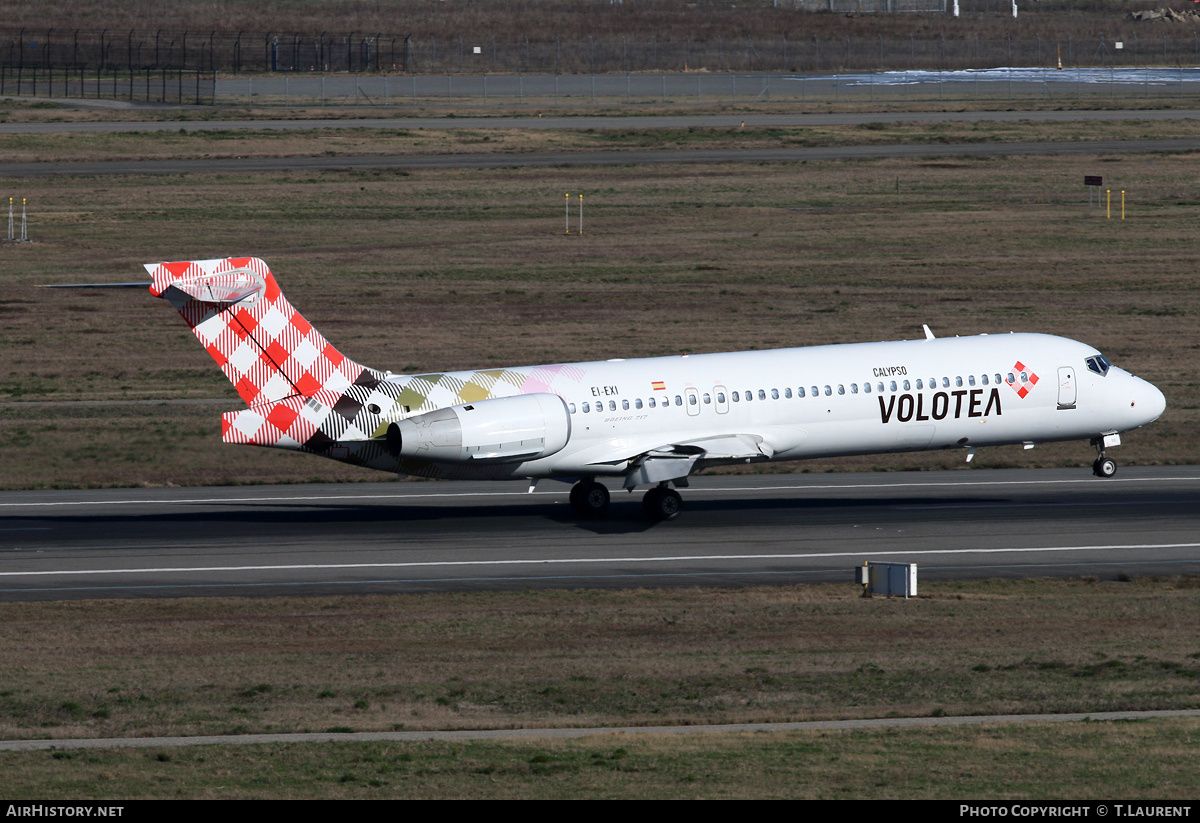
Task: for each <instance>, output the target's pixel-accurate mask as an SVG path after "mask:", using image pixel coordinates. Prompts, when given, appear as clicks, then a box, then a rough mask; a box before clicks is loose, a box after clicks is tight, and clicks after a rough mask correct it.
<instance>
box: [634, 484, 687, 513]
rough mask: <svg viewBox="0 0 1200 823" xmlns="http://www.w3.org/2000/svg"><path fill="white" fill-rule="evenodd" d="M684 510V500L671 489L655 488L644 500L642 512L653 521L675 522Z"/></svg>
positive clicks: (647, 493)
mask: <svg viewBox="0 0 1200 823" xmlns="http://www.w3.org/2000/svg"><path fill="white" fill-rule="evenodd" d="M682 509H683V498H682V497H680V496H679V492H677V491H675V490H674V489H671V488H661V487H659V488H653V489H651V490H650V491H648V492H646V496H645V497H643V498H642V510H643V511H645V512H646V516H647V517H649V518H650V519H651V520H656V521H663V520H674V519H675V518H676V517H679V512H680V511H682Z"/></svg>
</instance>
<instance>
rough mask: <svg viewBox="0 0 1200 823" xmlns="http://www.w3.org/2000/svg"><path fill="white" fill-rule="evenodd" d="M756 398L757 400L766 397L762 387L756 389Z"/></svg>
mask: <svg viewBox="0 0 1200 823" xmlns="http://www.w3.org/2000/svg"><path fill="white" fill-rule="evenodd" d="M758 399H759V400H766V399H767V393H766V392H765V391H763V390H762V389H759V390H758Z"/></svg>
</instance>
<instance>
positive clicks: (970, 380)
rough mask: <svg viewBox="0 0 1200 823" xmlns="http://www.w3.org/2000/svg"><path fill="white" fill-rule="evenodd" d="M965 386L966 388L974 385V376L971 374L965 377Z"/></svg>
mask: <svg viewBox="0 0 1200 823" xmlns="http://www.w3.org/2000/svg"><path fill="white" fill-rule="evenodd" d="M967 385H968V386H974V385H975V375H973V374H968V375H967Z"/></svg>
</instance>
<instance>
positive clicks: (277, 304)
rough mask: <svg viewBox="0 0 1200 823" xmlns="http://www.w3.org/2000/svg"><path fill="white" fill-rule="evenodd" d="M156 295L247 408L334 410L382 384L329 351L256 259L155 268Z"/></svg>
mask: <svg viewBox="0 0 1200 823" xmlns="http://www.w3.org/2000/svg"><path fill="white" fill-rule="evenodd" d="M146 270H147V271H148V272H150V275H151V278H152V283H151V285H150V293H151V294H153V295H154V296H155V297H161V298H163V299H165V300H167V301H168V302H170V303H171V305H173V306H174V307H175V308H176V309H177V310H178V311H179V314H180V315H182V317H183V319H184V320H186V321H187V324H188V326H190V327H191V329H192V332H193V333H194V334H195V335H196V338H197V339H198V340H199V341H200V342H201V343H202V344H203V345H204V348H205V349H207V350H208V353H209V354H210V355H211V356H212V358H213V360H215V361H217V365H218V366H220V367H221V371H223V372H225V376H226V377H228V378H229V382H231V383H233V385H234V387H235V388H236V389H237V391H238V394H239V395H241V397H242V400H244V401H245V402H246V405H247V406H258V405H262V404H266V403H277V402H279V401H282V400H284V399H286V398H295V397H303V398H314V397H315V398H318V399H320V400H322V401H323V402H324V403H325V404H326V405H329V406H332V405H334V403H336V400H337V397H338V396H339V395H340V394H341V393H342V392H344V391H345V390H346V389H347V388H348V387H349V386H351V385H353V384H354V383H355V381H357V380H360V379H362V380H365V381H367V382H369V383H371V384H374V383H376V382H377V381H378V379H379V376H378V375H375V374H372V373H371V370H369V369H366V368H364V367H363V366H361V365H359V364H358V363H355V362H354V361H353V360H350V359H349V358H348V357H346V356H345V355H343V354H342V353H341V352H339V351H338V350H337V349H336V348H334V347H333V346H332V345H330V344H329V342H328V341H326V340H325V338H324V337H323V336H322V335H321V333H320V332H319V331H317V330H316V329H314V328H313V327H312V324H310V323H309V322H308V321H307V320H305V319H304V318H303V317H302V316H301V315H300V313H299V312H298V311H296V309H295V308H293V307H292V304H291V303H289V302H288V301H287V298H285V297H284V296H283V293H282V292H280V290H279V285H278V284H277V283H276V282H275V278H274V277H273V276H272V275H271V271H270V269H268V268H267V264H266V263H264V262H263V261H262V260H259V259H258V258H255V257H233V258H227V259H222V260H190V261H183V262H178V263H147V264H146Z"/></svg>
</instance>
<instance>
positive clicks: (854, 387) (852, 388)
mask: <svg viewBox="0 0 1200 823" xmlns="http://www.w3.org/2000/svg"><path fill="white" fill-rule="evenodd" d="M850 393H851V394H858V384H857V383H851V384H850Z"/></svg>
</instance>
